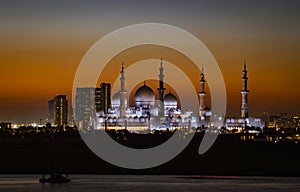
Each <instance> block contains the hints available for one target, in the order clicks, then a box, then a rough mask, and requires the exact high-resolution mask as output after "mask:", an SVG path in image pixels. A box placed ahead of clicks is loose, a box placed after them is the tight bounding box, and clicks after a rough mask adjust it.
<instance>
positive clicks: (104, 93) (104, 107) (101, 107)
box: [95, 83, 111, 114]
mask: <svg viewBox="0 0 300 192" xmlns="http://www.w3.org/2000/svg"><path fill="white" fill-rule="evenodd" d="M110 87H111V86H110V83H101V85H100V88H96V89H95V104H96V111H97V112H100V113H102V112H103V113H104V114H107V113H108V109H109V108H111V97H110Z"/></svg>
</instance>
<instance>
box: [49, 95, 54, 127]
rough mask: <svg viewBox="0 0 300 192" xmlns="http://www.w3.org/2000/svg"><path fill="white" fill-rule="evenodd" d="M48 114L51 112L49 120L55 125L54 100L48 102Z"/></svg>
mask: <svg viewBox="0 0 300 192" xmlns="http://www.w3.org/2000/svg"><path fill="white" fill-rule="evenodd" d="M48 112H49V117H48V120H49V122H50V123H53V119H54V99H51V100H49V101H48Z"/></svg>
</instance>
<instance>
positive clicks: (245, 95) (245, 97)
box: [241, 61, 249, 118]
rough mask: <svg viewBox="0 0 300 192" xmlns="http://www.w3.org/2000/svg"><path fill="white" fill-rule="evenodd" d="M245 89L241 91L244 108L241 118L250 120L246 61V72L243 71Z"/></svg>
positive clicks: (242, 107) (242, 108)
mask: <svg viewBox="0 0 300 192" xmlns="http://www.w3.org/2000/svg"><path fill="white" fill-rule="evenodd" d="M242 80H243V89H242V90H241V94H242V106H241V118H248V93H249V90H248V89H247V81H248V77H247V69H246V61H245V62H244V70H243V77H242Z"/></svg>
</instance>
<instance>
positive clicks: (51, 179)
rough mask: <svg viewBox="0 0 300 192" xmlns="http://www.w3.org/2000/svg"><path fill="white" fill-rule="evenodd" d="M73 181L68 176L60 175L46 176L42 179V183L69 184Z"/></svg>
mask: <svg viewBox="0 0 300 192" xmlns="http://www.w3.org/2000/svg"><path fill="white" fill-rule="evenodd" d="M69 182H71V179H69V177H68V175H67V174H66V175H63V174H60V173H52V174H50V175H47V176H45V175H44V174H43V175H42V178H40V183H69Z"/></svg>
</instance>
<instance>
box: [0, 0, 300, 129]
mask: <svg viewBox="0 0 300 192" xmlns="http://www.w3.org/2000/svg"><path fill="white" fill-rule="evenodd" d="M146 22H155V23H165V24H170V25H174V26H177V27H180V28H183V29H185V30H187V31H188V32H190V33H192V34H193V35H195V36H196V37H197V38H199V39H200V40H201V41H202V42H203V43H204V44H205V45H206V46H207V47H208V49H209V50H210V51H211V52H212V54H213V55H214V57H215V58H216V60H217V62H218V64H219V66H220V69H221V71H222V73H223V76H224V79H225V83H226V89H227V97H228V99H227V104H228V105H227V107H228V110H227V116H237V117H238V116H239V113H240V90H241V88H242V81H241V77H242V65H243V62H244V61H245V60H246V61H247V64H248V71H249V83H248V85H249V89H250V93H249V115H250V116H261V115H262V114H263V112H266V111H269V112H287V113H291V114H297V113H299V106H300V105H299V104H300V100H299V98H300V91H299V84H300V78H299V72H300V54H299V53H300V35H299V34H300V24H299V23H300V3H299V1H296V0H295V1H289V0H287V1H276V0H269V1H267V0H266V1H259V0H257V1H256V0H254V1H230V0H228V1H196V0H195V1H175V0H172V1H171V0H170V1H163V2H161V1H121V0H120V1H114V0H110V1H30V0H28V1H1V2H0V26H1V27H0V40H1V41H0V42H1V43H0V122H1V121H12V122H18V123H20V122H32V121H37V120H38V119H41V118H46V117H47V116H48V108H47V107H48V106H47V104H48V100H50V99H51V98H52V97H54V96H55V95H56V94H66V95H67V97H68V99H69V100H70V101H69V102H70V103H71V92H72V84H73V79H74V75H75V72H76V69H77V66H78V65H79V63H80V61H81V59H82V57H83V56H84V54H85V53H86V51H87V50H88V49H89V48H90V47H91V46H92V45H93V44H94V43H95V42H96V41H97V40H99V39H100V38H101V37H103V36H104V35H106V34H108V33H110V32H112V31H114V30H116V29H118V28H121V27H125V26H128V25H132V24H137V23H146ZM128 54H131V55H132V53H130V51H128ZM144 54H147V53H144ZM161 57H164V56H163V55H162V56H161ZM174 57H175V56H174ZM138 58H140V56H139V55H136V58H135V59H136V60H138ZM125 62H126V61H125ZM116 73H119V69H118V70H117V71H116ZM197 78H198V77H193V79H195V80H196V81H197ZM104 81H105V79H104ZM137 83H140V82H137Z"/></svg>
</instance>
